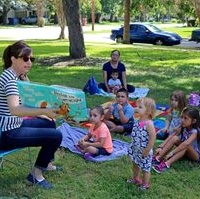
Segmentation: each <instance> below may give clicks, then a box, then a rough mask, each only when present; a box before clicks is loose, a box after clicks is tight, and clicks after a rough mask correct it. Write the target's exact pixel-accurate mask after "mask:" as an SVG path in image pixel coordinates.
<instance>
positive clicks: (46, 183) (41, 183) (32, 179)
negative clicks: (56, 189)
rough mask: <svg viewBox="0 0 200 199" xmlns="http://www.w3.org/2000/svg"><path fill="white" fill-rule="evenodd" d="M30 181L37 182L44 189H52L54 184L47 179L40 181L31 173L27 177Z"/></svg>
mask: <svg viewBox="0 0 200 199" xmlns="http://www.w3.org/2000/svg"><path fill="white" fill-rule="evenodd" d="M26 179H27V180H28V182H29V183H31V184H36V185H37V186H39V187H41V188H44V189H51V188H52V187H53V186H52V184H51V183H49V182H47V181H46V180H45V179H44V180H42V181H38V180H37V179H35V178H34V177H33V175H32V174H29V175H28V176H27V178H26Z"/></svg>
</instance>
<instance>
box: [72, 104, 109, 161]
mask: <svg viewBox="0 0 200 199" xmlns="http://www.w3.org/2000/svg"><path fill="white" fill-rule="evenodd" d="M103 120H104V109H103V108H102V107H101V106H96V107H95V108H93V109H91V111H90V122H91V123H92V125H91V127H90V129H89V131H88V133H87V135H85V136H84V137H83V138H81V139H80V140H79V141H78V145H76V148H77V149H78V150H79V151H81V152H82V153H83V154H84V158H85V159H87V158H89V157H90V156H97V155H110V154H111V153H112V151H113V143H112V137H111V134H110V131H109V129H108V127H107V126H106V124H105V123H104V122H103Z"/></svg>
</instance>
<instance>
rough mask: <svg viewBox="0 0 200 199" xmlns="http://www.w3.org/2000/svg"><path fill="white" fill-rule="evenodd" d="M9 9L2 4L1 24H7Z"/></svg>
mask: <svg viewBox="0 0 200 199" xmlns="http://www.w3.org/2000/svg"><path fill="white" fill-rule="evenodd" d="M9 10H10V9H9V8H7V7H6V6H3V13H2V16H3V25H6V24H7V15H8V12H9Z"/></svg>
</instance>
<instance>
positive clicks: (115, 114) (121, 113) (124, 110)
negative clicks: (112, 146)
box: [105, 88, 134, 133]
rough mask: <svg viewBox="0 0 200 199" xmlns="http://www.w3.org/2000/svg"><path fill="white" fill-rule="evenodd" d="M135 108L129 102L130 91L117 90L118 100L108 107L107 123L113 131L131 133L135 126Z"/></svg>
mask: <svg viewBox="0 0 200 199" xmlns="http://www.w3.org/2000/svg"><path fill="white" fill-rule="evenodd" d="M133 115H134V108H133V107H132V106H131V105H130V104H129V102H128V91H127V90H126V89H125V88H121V89H119V90H118V91H117V94H116V102H115V103H113V104H111V105H110V106H109V107H107V110H106V113H105V123H106V125H107V126H108V128H109V129H110V132H111V133H125V132H126V133H131V131H132V128H133V121H134V119H133Z"/></svg>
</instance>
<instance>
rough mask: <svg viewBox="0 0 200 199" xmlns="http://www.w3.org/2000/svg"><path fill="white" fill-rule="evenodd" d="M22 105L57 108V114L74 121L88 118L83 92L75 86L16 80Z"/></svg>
mask: <svg viewBox="0 0 200 199" xmlns="http://www.w3.org/2000/svg"><path fill="white" fill-rule="evenodd" d="M17 84H18V88H19V92H20V96H21V102H22V104H23V105H24V106H28V107H39V108H57V109H58V114H59V115H60V116H62V117H63V118H65V119H69V120H74V121H86V120H88V115H87V106H86V100H85V93H84V92H83V91H82V90H80V89H77V88H71V87H65V86H61V85H50V86H49V85H45V84H40V83H35V82H28V81H18V82H17Z"/></svg>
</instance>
